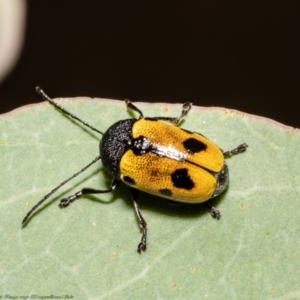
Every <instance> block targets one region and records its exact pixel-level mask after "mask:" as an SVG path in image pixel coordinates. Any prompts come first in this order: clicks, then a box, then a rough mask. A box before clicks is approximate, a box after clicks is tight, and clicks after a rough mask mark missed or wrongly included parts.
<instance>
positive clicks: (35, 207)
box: [22, 155, 101, 224]
mask: <svg viewBox="0 0 300 300" xmlns="http://www.w3.org/2000/svg"><path fill="white" fill-rule="evenodd" d="M100 158H101V156H100V155H98V156H97V157H96V158H94V160H93V161H92V162H90V163H89V164H88V165H86V166H85V167H84V168H83V169H81V170H80V171H79V172H77V173H75V174H73V175H72V176H71V177H70V178H68V179H67V180H65V181H63V182H62V183H60V184H59V185H58V186H57V187H56V188H55V189H53V190H52V191H51V192H50V193H49V194H47V195H46V196H45V197H44V198H43V199H42V200H40V201H39V202H38V203H37V204H36V205H35V206H33V207H32V208H31V210H30V211H29V212H28V213H27V215H26V216H25V218H24V219H23V221H22V224H25V223H26V221H27V220H28V218H29V217H30V215H31V214H32V213H33V212H34V211H35V210H36V209H37V208H38V207H39V206H40V205H41V204H43V203H44V202H45V201H46V200H47V199H48V198H49V197H50V196H51V195H53V194H54V193H55V192H56V191H57V190H58V189H60V188H61V187H62V186H63V185H65V184H66V183H67V182H69V181H70V180H71V179H73V178H75V177H76V176H78V175H79V174H80V173H82V172H83V171H85V170H86V169H87V168H89V167H90V166H91V165H92V164H94V163H95V162H97V161H98V160H99V159H100Z"/></svg>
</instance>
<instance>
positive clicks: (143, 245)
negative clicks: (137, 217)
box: [137, 223, 147, 254]
mask: <svg viewBox="0 0 300 300" xmlns="http://www.w3.org/2000/svg"><path fill="white" fill-rule="evenodd" d="M140 227H141V228H142V231H143V232H142V239H141V242H140V243H139V245H138V248H137V252H138V253H140V254H141V253H142V251H146V248H147V239H146V236H147V225H146V224H144V223H141V224H140Z"/></svg>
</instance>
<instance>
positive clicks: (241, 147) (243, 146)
mask: <svg viewBox="0 0 300 300" xmlns="http://www.w3.org/2000/svg"><path fill="white" fill-rule="evenodd" d="M247 147H248V145H247V144H246V143H243V144H241V145H239V146H237V147H236V148H234V149H232V150H229V151H225V152H223V154H224V156H231V155H234V154H238V153H242V152H245V151H246V148H247Z"/></svg>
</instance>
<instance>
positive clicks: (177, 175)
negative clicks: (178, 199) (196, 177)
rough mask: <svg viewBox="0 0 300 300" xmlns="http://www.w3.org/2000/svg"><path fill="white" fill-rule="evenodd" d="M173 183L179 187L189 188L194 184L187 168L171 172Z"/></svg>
mask: <svg viewBox="0 0 300 300" xmlns="http://www.w3.org/2000/svg"><path fill="white" fill-rule="evenodd" d="M171 178H172V182H173V185H174V186H175V187H177V188H180V189H185V190H191V189H192V188H193V187H194V186H195V184H194V182H193V180H192V179H191V177H190V175H189V172H188V170H187V169H185V168H184V169H177V170H176V171H175V172H174V173H172V174H171Z"/></svg>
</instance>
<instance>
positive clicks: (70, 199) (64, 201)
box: [59, 178, 121, 208]
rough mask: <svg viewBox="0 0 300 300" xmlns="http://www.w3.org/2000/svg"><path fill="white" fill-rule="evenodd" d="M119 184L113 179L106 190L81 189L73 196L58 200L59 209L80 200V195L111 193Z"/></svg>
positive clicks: (118, 180)
mask: <svg viewBox="0 0 300 300" xmlns="http://www.w3.org/2000/svg"><path fill="white" fill-rule="evenodd" d="M120 182H121V180H120V179H116V178H114V179H113V181H112V182H111V184H110V187H109V189H108V190H96V189H91V188H83V189H82V190H81V191H79V192H77V193H75V194H74V195H72V196H68V197H66V198H63V199H62V200H60V203H59V207H61V208H63V207H66V206H68V205H69V204H70V203H71V202H73V201H74V200H76V199H78V198H80V197H81V196H82V195H85V194H104V193H109V192H112V191H114V190H115V189H116V188H117V186H118V185H119V183H120Z"/></svg>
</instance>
